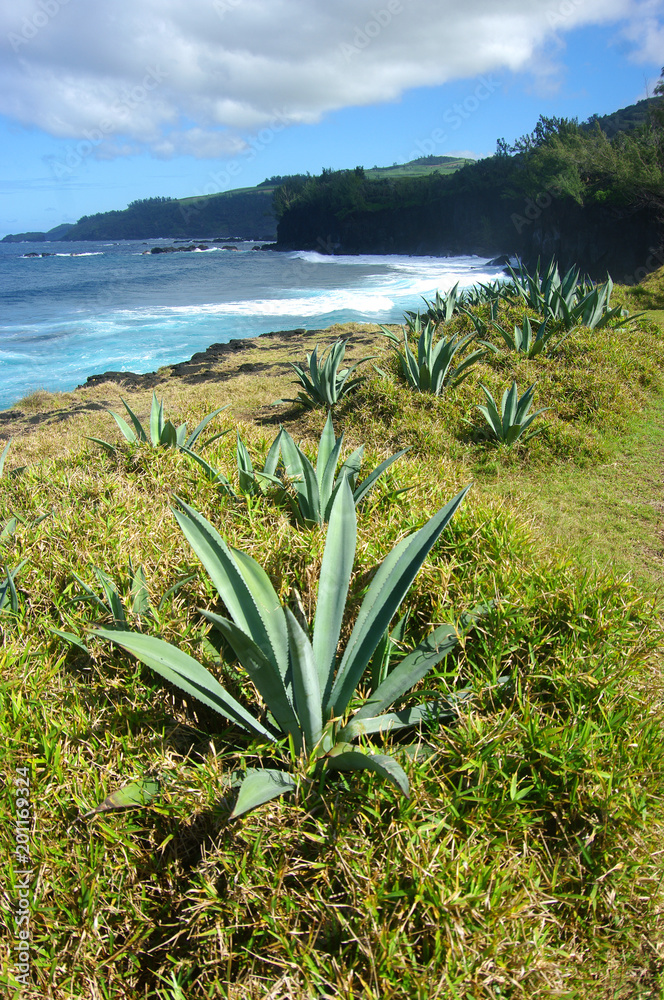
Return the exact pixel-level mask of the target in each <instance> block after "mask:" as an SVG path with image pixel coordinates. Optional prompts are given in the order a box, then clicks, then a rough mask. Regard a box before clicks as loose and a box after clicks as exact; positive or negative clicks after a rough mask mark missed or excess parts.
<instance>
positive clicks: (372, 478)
mask: <svg viewBox="0 0 664 1000" xmlns="http://www.w3.org/2000/svg"><path fill="white" fill-rule="evenodd" d="M407 451H410V448H402V449H401V451H398V452H397V453H396V455H390V457H389V458H386V459H385V461H384V462H381V463H380V465H377V466H376V468H375V469H374V470H373V472H372V473H371V474H370V475H368V476H367V478H366V479H363V480H362V482H361V483H360V485H359V486H358V487H357V488H356V489H355V491H354V493H353V500H354V501H355V504H356V505H357V504H358V503H360V501H361V500H363V499H364V497H365V496H366V495H367V493H368V492H369V490H370V489H372V487H373V486H375V485H376V483H377V481H378V480H379V479H380V477H381V476H382V474H383V473H384V472H385V470H386V469H388V468H389V467H390V465H392V462H396V460H397V459H398V458H401V456H402V455H405V454H406V452H407Z"/></svg>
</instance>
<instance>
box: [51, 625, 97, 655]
mask: <svg viewBox="0 0 664 1000" xmlns="http://www.w3.org/2000/svg"><path fill="white" fill-rule="evenodd" d="M46 627H47V628H48V630H49V632H52V633H53V634H54V635H57V636H59V638H60V639H64V640H65V642H68V643H70V645H72V646H76V647H77V648H78V649H80V650H81V651H82V652H83V653H87V654H88V655H89V654H90V651H89V649H88V647H87V646H86V645H85V643H84V642H83V640H82V639H81V637H80V636H78V635H75V634H74V632H65V631H63V629H60V628H54V627H53V625H47V626H46Z"/></svg>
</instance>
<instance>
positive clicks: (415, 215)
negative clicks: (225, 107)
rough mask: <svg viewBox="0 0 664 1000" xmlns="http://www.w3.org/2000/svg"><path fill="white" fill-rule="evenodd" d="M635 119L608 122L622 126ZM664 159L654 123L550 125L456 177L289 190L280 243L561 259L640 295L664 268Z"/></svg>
mask: <svg viewBox="0 0 664 1000" xmlns="http://www.w3.org/2000/svg"><path fill="white" fill-rule="evenodd" d="M637 111H638V108H637ZM634 114H636V112H634V113H632V112H631V111H630V109H623V111H622V112H617V113H616V115H617V116H618V118H615V116H610V117H612V119H613V118H615V120H613V121H612V127H613V126H615V124H616V121H618V120H624V121H630V122H633V121H635V118H634ZM620 116H622V118H621V117H620ZM609 124H610V125H611V123H609ZM663 150H664V128H662V127H661V126H660V125H658V124H657V122H656V121H655V119H654V118H653V123H652V124H648V125H644V126H642V127H640V128H637V127H630V128H629V129H628V130H627V131H619V132H617V133H616V134H615V135H614V136H613V138H610V137H609V135H608V134H606V133H605V132H603V131H602V129H601V128H597V127H596V126H595V127H590V125H589V123H586V126H580V125H579V124H578V123H577V122H576V121H573V120H569V119H562V118H555V117H554V118H545V117H540V119H539V121H538V122H537V124H536V126H535V129H534V130H533V132H532V133H530V134H527V135H524V136H521V138H520V139H518V140H516V141H515V142H514V144H512V145H509V144H508V143H507V142H505V140H502V139H500V140H498V150H497V152H496V154H495V155H494V156H491V157H487V158H486V159H484V160H479V161H477V162H473V163H467V164H466V165H464V166H462V167H461V168H460V169H458V170H456V171H455V172H454V173H453V174H451V175H447V176H445V175H442V174H441V173H437V172H434V173H429V174H428V175H427V176H424V177H418V176H407V177H398V176H392V177H381V176H380V175H378V176H376V175H375V174H374V175H373V176H372V175H371V174H370V173H369V172H368V171H363V170H362V169H361V168H356V169H355V170H354V171H351V170H346V171H323V173H322V174H321V175H320V176H318V177H313V178H309V179H308V180H307V181H306V183H304V184H301V185H300V187H299V190H294V191H291V192H289V197H288V198H284V197H283V196H282V191H281V189H280V190H279V191H277V193H276V195H275V205H276V207H277V210H278V212H279V215H280V220H279V227H278V237H277V243H278V246H279V247H280V248H282V249H296V248H297V249H312V248H315V247H317V246H319V245H320V239H319V237H320V235H321V234H325V236H326V240H327V245H328V247H329V249H330V252H333V253H408V254H440V255H447V254H449V255H456V254H478V255H481V256H489V257H493V256H496V255H497V254H502V253H512V254H518V255H519V256H520V257H522V258H523V259H524V260H526V261H527V262H529V263H531V264H534V263H535V262H536V260H537V258H538V257H540V256H542V257H545V258H548V259H550V258H552V257H556V258H557V259H558V260H560V261H561V263H562V264H563V265H564V266H565V267H566V268H568V267H570V266H572V265H574V264H578V265H579V266H580V267H581V268H582V269H583V270H584V271H586V272H587V273H588V274H590V275H592V276H593V277H596V278H602V277H603V276H604V275H605V274H606V272H607V270H608V271H610V272H611V273H612V274H614V276H615V277H616V278H617V279H619V280H621V281H624V282H625V283H627V284H633V283H634V281H637V280H639V277H644V276H645V274H646V273H647V271H648V270H652V269H653V268H654V267H655V266H658V264H661V262H662V259H664V257H661V255H660V249H659V248H660V246H661V243H662V232H663V229H664V172H663V168H664V153H663ZM658 255H659V256H658Z"/></svg>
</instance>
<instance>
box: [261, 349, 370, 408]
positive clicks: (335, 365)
mask: <svg viewBox="0 0 664 1000" xmlns="http://www.w3.org/2000/svg"><path fill="white" fill-rule="evenodd" d="M347 343H348V341H347V340H338V341H337V342H336V343H335V344H332V346H331V347H330V348H324V349H323V352H322V353H321V355H320V357H319V356H318V345H316V347H314V349H313V351H312V353H311V354H307V360H306V363H305V364H304V365H296V364H294V363H293V362H292V361H291V362H289V364H290V366H291V368H292V369H293V371H294V372H295V374H296V375H297V379H298V380H297V382H295V383H294V384H295V385H299V386H300V392H298V394H297V396H296V397H295V398H294V399H278V400H277V401H276V403H275V404H274V405H275V406H277V405H278V404H279V403H300V404H301V405H302V406H304V408H305V409H307V410H313V409H315V408H316V407H317V406H325V407H327V409H328V410H331V409H332V407H333V406H336V404H337V403H339V402H340V401H341V400H342V399H343V398H344V396H347V395H348V393H349V392H352V391H353V389H357V387H358V386H359V385H361V383H362V382H363V381H364V377H363V376H357V377H355V378H351V375H352V374H353V372H355V371H356V370H357V368H359V366H360V365H362V364H364V363H365V362H367V361H371V360H372V359H371V358H362V360H361V361H358V362H356V364H354V365H351V367H350V368H341V369H340V368H339V366H340V365H341V363H342V361H343V358H344V354H345V353H346V344H347ZM326 350H327V352H328V353H327V354H326V353H325V351H326Z"/></svg>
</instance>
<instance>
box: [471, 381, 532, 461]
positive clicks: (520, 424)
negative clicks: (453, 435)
mask: <svg viewBox="0 0 664 1000" xmlns="http://www.w3.org/2000/svg"><path fill="white" fill-rule="evenodd" d="M480 389H481V390H482V392H483V393H484V395H485V397H486V406H478V407H477V409H478V410H479V411H480V413H481V414H482V416H483V417H484V418H485V420H486V422H487V423H488V425H489V428H488V433H489V435H490V437H492V438H494V439H495V440H496V441H500V443H501V444H505V445H507V447H508V448H510V447H511V446H512V445H513V444H516V442H517V441H519V440H520V439H521V438H523V441H524V442H525V441H528V440H530V438H531V437H534V436H535V434H537V433H538V431H539V429H540V428H537V429H536V430H534V431H530V433H529V434H526V433H525V432H526V431H527V430H528V428H529V427H530V425H531V424H532V422H533V421H534V420H535V418H536V417H538V416H539V415H540V413H546V410H547V409H548V407H545V408H544V409H541V410H536V411H535V413H531V414H530V416H529V415H528V412H529V410H530V407H531V406H532V402H533V396H534V394H535V386H534V385H531V386H530V388H528V389H526V391H525V392H524V394H523V395H522V396H519V390H518V389H517V386H516V382H512V385H511V387H510V388H509V389H506V390H505V392H504V393H503V398H502V400H501V403H500V410H499V409H498V404H497V403H496V401H495V399H494V398H493V396H492V395H491V393H490V392H489V390H488V389H487V387H486V386H484V385H482V384H481V383H480ZM524 434H525V437H524Z"/></svg>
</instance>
